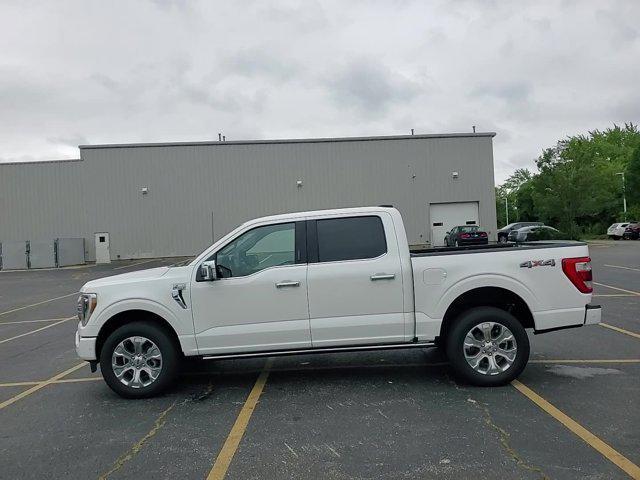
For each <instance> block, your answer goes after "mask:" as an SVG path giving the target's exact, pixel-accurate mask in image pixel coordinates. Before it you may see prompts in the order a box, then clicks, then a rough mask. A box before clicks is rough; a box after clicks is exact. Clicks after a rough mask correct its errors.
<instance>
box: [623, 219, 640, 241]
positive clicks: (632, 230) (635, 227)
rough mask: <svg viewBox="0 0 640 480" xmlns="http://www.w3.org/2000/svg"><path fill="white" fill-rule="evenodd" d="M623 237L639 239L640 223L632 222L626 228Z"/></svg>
mask: <svg viewBox="0 0 640 480" xmlns="http://www.w3.org/2000/svg"><path fill="white" fill-rule="evenodd" d="M622 238H624V239H625V240H638V239H639V238H640V223H630V224H629V225H628V226H627V228H625V229H624V233H623V234H622Z"/></svg>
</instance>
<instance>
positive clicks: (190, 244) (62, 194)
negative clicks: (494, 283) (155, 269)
mask: <svg viewBox="0 0 640 480" xmlns="http://www.w3.org/2000/svg"><path fill="white" fill-rule="evenodd" d="M81 156H82V161H81V162H56V163H52V164H47V163H39V164H29V165H1V164H0V241H2V240H23V239H25V240H26V239H38V240H40V239H48V238H55V237H65V236H71V237H77V236H79V237H85V238H86V245H87V250H88V255H87V258H88V259H93V258H94V247H93V242H94V239H93V233H94V232H109V233H110V237H111V256H112V258H117V256H118V255H119V256H120V258H144V257H154V256H173V255H176V256H178V255H192V254H195V253H198V252H199V251H201V250H202V249H204V248H205V247H207V246H208V245H210V243H211V241H212V227H213V237H215V238H216V239H217V238H219V237H221V236H222V235H223V234H225V233H227V232H228V231H229V230H231V229H232V228H234V227H235V226H237V225H238V224H239V223H242V222H244V221H246V220H248V219H251V218H254V217H257V216H262V215H269V214H274V213H282V212H287V211H301V210H312V209H322V208H335V207H346V206H359V205H379V204H392V205H394V206H396V207H397V208H398V209H399V210H400V211H401V212H402V214H403V216H404V219H405V222H406V225H407V230H408V235H409V240H410V242H411V243H425V242H427V241H428V240H429V232H430V227H429V218H428V217H429V204H430V203H440V202H458V201H477V202H479V206H480V222H481V224H482V225H483V226H484V227H485V228H487V229H488V230H489V231H490V232H491V233H492V234H495V230H496V211H495V193H494V179H493V148H492V136H491V135H488V134H478V135H470V136H455V137H435V136H417V135H416V136H413V137H395V138H389V137H386V138H382V139H376V140H371V139H366V140H350V141H317V142H307V141H305V142H285V143H251V142H249V143H231V142H227V143H211V144H184V145H157V146H117V147H112V148H105V147H100V148H95V147H84V148H82V149H81ZM453 171H457V172H459V174H460V177H459V179H457V180H454V179H452V177H451V172H453ZM298 180H301V181H302V187H298V186H297V181H298ZM142 187H148V194H146V195H143V194H142V193H141V188H142ZM212 214H213V225H212Z"/></svg>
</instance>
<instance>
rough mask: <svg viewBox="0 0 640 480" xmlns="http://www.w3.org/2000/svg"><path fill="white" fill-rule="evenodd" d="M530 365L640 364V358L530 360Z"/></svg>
mask: <svg viewBox="0 0 640 480" xmlns="http://www.w3.org/2000/svg"><path fill="white" fill-rule="evenodd" d="M529 363H640V358H615V359H602V360H596V359H585V360H576V359H567V360H562V359H555V358H554V359H550V360H546V359H538V360H529Z"/></svg>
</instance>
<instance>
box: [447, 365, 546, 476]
mask: <svg viewBox="0 0 640 480" xmlns="http://www.w3.org/2000/svg"><path fill="white" fill-rule="evenodd" d="M449 381H450V382H451V383H452V384H453V386H454V387H455V389H456V390H459V391H464V392H467V389H466V388H460V386H459V385H458V384H457V383H456V382H455V380H453V379H451V378H450V377H449ZM467 402H469V403H470V404H472V405H473V406H474V407H475V408H477V409H478V410H480V411H481V412H482V414H483V422H484V424H485V425H487V426H488V427H490V428H491V429H492V430H494V431H495V432H497V433H498V439H499V441H500V445H501V446H502V449H503V450H504V451H505V452H506V453H507V455H508V456H509V457H510V458H511V460H513V461H514V462H515V463H516V465H517V466H518V467H520V468H523V469H525V470H528V471H530V472H536V473H538V474H539V475H540V479H541V480H550V477H549V476H548V475H547V474H546V473H544V471H543V470H542V469H541V468H540V467H538V466H536V465H531V464H529V463H527V462H526V461H525V459H524V458H522V456H521V455H520V454H519V453H518V452H517V451H516V449H515V448H513V447H512V446H511V444H510V443H509V439H510V438H511V434H510V433H509V432H507V431H506V430H505V429H504V428H502V427H500V426H499V425H497V424H496V423H495V422H494V420H493V416H492V415H491V412H490V411H489V407H487V406H486V405H485V404H483V403H480V402H478V401H477V400H475V399H473V398H471V397H467Z"/></svg>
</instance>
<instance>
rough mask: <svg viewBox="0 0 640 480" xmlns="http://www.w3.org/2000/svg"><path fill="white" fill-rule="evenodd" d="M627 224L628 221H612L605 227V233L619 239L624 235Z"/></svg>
mask: <svg viewBox="0 0 640 480" xmlns="http://www.w3.org/2000/svg"><path fill="white" fill-rule="evenodd" d="M628 226H629V222H624V223H614V224H613V225H611V226H610V227H609V228H608V229H607V235H608V236H609V238H613V239H614V240H620V239H621V238H622V236H623V235H624V230H625V228H627V227H628Z"/></svg>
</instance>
